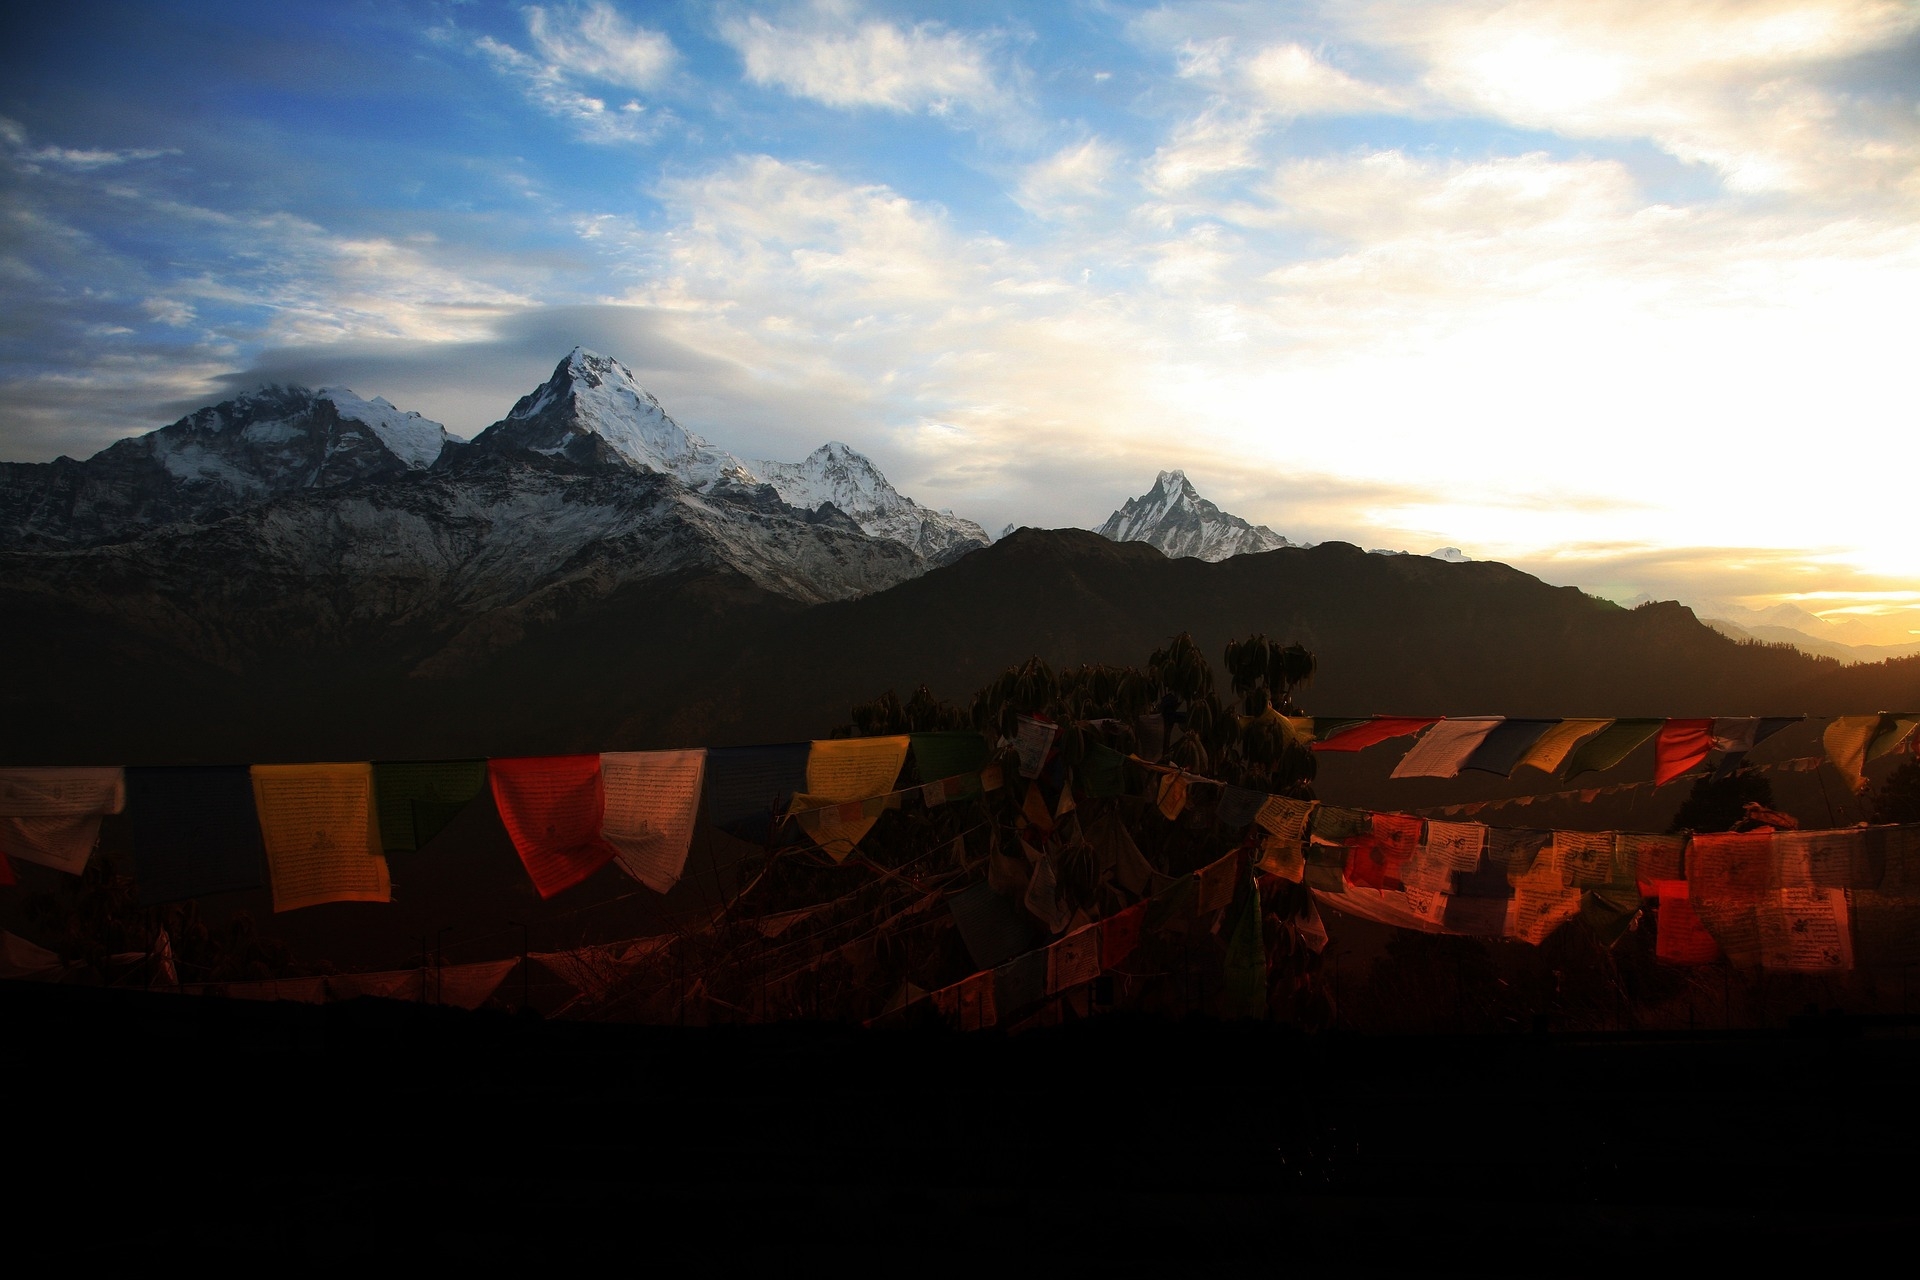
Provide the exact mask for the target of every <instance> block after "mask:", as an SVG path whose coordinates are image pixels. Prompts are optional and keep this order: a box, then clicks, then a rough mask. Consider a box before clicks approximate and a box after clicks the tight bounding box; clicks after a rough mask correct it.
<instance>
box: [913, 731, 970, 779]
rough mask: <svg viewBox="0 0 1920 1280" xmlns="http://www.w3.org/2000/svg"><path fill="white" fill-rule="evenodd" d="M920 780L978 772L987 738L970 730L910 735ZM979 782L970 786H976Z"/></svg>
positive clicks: (914, 761) (955, 776) (954, 776)
mask: <svg viewBox="0 0 1920 1280" xmlns="http://www.w3.org/2000/svg"><path fill="white" fill-rule="evenodd" d="M908 737H909V738H911V739H912V740H913V763H914V766H915V767H916V768H918V769H919V770H920V781H921V782H923V783H925V782H938V781H940V780H941V779H942V778H957V777H959V776H960V775H961V774H963V773H979V772H980V770H981V769H983V768H985V767H986V763H987V740H986V739H985V738H983V737H981V736H980V735H979V734H978V733H975V732H974V731H973V730H971V729H955V730H948V731H945V732H941V733H914V734H909V735H908ZM978 786H979V784H978V782H977V781H976V783H975V784H974V788H973V789H978Z"/></svg>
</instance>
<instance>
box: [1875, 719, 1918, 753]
mask: <svg viewBox="0 0 1920 1280" xmlns="http://www.w3.org/2000/svg"><path fill="white" fill-rule="evenodd" d="M1915 729H1920V716H1910V715H1897V716H1894V715H1890V716H1882V717H1881V718H1880V731H1879V732H1878V733H1876V734H1875V735H1874V736H1873V741H1872V742H1870V743H1868V744H1867V759H1868V760H1870V761H1871V760H1878V759H1879V758H1880V757H1881V756H1884V755H1887V754H1889V753H1891V752H1894V751H1898V750H1899V749H1900V748H1901V747H1902V746H1904V745H1905V744H1906V743H1907V741H1908V740H1909V739H1911V738H1912V737H1913V731H1914V730H1915Z"/></svg>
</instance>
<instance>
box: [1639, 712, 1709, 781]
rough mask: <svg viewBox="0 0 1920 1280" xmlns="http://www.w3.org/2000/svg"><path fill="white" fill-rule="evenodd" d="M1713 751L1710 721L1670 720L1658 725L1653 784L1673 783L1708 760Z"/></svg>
mask: <svg viewBox="0 0 1920 1280" xmlns="http://www.w3.org/2000/svg"><path fill="white" fill-rule="evenodd" d="M1711 750H1713V721H1712V720H1669V721H1667V722H1666V723H1665V724H1664V725H1662V726H1660V741H1659V742H1657V743H1656V744H1654V765H1653V783H1654V785H1655V786H1662V785H1664V784H1666V783H1669V782H1672V781H1673V780H1674V779H1675V778H1677V777H1679V776H1680V775H1681V774H1683V773H1685V772H1686V771H1687V770H1689V769H1691V768H1693V766H1695V765H1697V764H1699V763H1700V762H1701V761H1702V760H1705V759H1706V758H1707V752H1709V751H1711Z"/></svg>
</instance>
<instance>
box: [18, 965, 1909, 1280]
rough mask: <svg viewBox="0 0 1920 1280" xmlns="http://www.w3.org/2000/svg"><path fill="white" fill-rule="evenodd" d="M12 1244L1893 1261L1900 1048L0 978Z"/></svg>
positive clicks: (1113, 1266) (1659, 1262)
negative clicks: (915, 1016) (866, 1021)
mask: <svg viewBox="0 0 1920 1280" xmlns="http://www.w3.org/2000/svg"><path fill="white" fill-rule="evenodd" d="M0 1025H4V1026H5V1028H6V1031H5V1036H6V1039H5V1044H6V1053H5V1057H4V1061H5V1064H6V1065H5V1076H4V1098H5V1100H6V1107H7V1120H6V1129H5V1132H6V1133H7V1135H8V1137H7V1141H6V1153H7V1160H6V1165H7V1168H8V1179H9V1182H10V1184H11V1185H9V1187H8V1188H7V1191H6V1200H5V1203H6V1204H7V1207H8V1213H7V1215H6V1217H7V1218H8V1219H9V1221H10V1224H11V1225H10V1230H9V1231H8V1233H7V1236H8V1239H7V1251H8V1253H9V1254H10V1255H11V1256H12V1257H13V1258H15V1259H18V1260H20V1261H25V1262H31V1261H39V1262H63V1263H85V1262H89V1261H94V1262H109V1263H118V1264H126V1265H137V1266H140V1267H141V1268H142V1269H143V1270H144V1269H146V1268H147V1267H149V1266H160V1267H167V1268H169V1269H172V1270H175V1271H178V1270H180V1269H182V1268H191V1269H193V1270H191V1271H189V1272H187V1273H188V1274H194V1273H199V1274H208V1275H223V1274H237V1273H239V1269H242V1268H244V1269H246V1270H248V1271H254V1270H261V1271H268V1270H295V1271H304V1270H308V1269H321V1268H324V1269H326V1270H328V1271H331V1272H336V1273H337V1272H338V1271H339V1270H340V1269H341V1268H342V1267H346V1266H355V1267H378V1266H380V1265H381V1264H383V1263H392V1262H394V1261H396V1260H400V1259H410V1260H413V1261H414V1262H415V1263H424V1264H426V1265H428V1266H430V1267H432V1268H434V1272H435V1273H442V1272H451V1273H458V1272H459V1271H465V1270H478V1269H480V1268H488V1269H497V1268H505V1267H514V1268H519V1267H523V1266H527V1265H538V1264H542V1263H551V1262H559V1263H563V1264H567V1263H577V1264H584V1263H588V1262H610V1263H612V1264H614V1265H616V1266H619V1267H621V1268H622V1269H623V1270H625V1271H628V1272H632V1271H637V1270H640V1269H642V1268H647V1267H654V1266H660V1265H670V1266H672V1267H674V1268H675V1271H676V1272H685V1271H699V1272H705V1271H709V1270H711V1271H719V1270H722V1269H726V1268H727V1267H728V1266H729V1264H730V1263H733V1262H736V1261H738V1260H739V1259H741V1258H742V1257H743V1256H750V1257H752V1258H753V1259H755V1260H757V1261H758V1262H760V1263H762V1264H765V1263H768V1262H771V1263H774V1264H775V1265H794V1266H798V1265H800V1264H802V1263H811V1264H812V1265H814V1266H819V1265H821V1264H825V1265H828V1266H834V1265H843V1266H855V1267H857V1268H858V1269H860V1270H862V1271H866V1270H872V1269H875V1268H877V1267H885V1268H887V1269H888V1270H889V1271H902V1272H907V1273H911V1272H914V1271H931V1272H936V1273H939V1272H946V1271H949V1270H956V1269H965V1270H967V1271H969V1272H975V1273H979V1268H980V1267H982V1266H986V1267H989V1268H991V1269H992V1271H994V1272H997V1271H1001V1270H1012V1269H1019V1270H1028V1269H1031V1268H1034V1267H1036V1266H1040V1265H1046V1266H1048V1267H1050V1268H1055V1267H1063V1266H1064V1267H1066V1268H1069V1269H1073V1270H1079V1269H1082V1268H1085V1269H1096V1268H1097V1269H1099V1270H1101V1271H1117V1272H1120V1273H1125V1274H1138V1273H1153V1274H1162V1275H1178V1274H1190V1273H1191V1271H1190V1269H1191V1267H1192V1266H1193V1265H1194V1264H1195V1263H1197V1262H1200V1261H1202V1260H1204V1259H1207V1258H1221V1257H1234V1258H1241V1259H1245V1260H1246V1261H1247V1262H1248V1263H1249V1264H1251V1265H1253V1266H1255V1267H1257V1268H1258V1269H1259V1271H1260V1273H1262V1274H1265V1273H1278V1272H1281V1271H1283V1270H1285V1271H1291V1270H1294V1269H1296V1268H1299V1267H1303V1266H1304V1267H1312V1268H1314V1269H1315V1270H1322V1269H1328V1268H1339V1269H1340V1270H1341V1271H1342V1272H1344V1273H1356V1274H1368V1273H1374V1272H1388V1273H1405V1272H1408V1271H1414V1270H1420V1271H1429V1270H1444V1271H1448V1272H1462V1271H1465V1272H1473V1271H1481V1272H1488V1273H1494V1272H1498V1273H1503V1274H1504V1273H1512V1272H1525V1273H1529V1274H1543V1273H1544V1274H1556V1273H1559V1274H1564V1273H1586V1272H1605V1273H1609V1274H1621V1273H1624V1272H1631V1271H1641V1270H1647V1269H1651V1268H1666V1267H1671V1266H1672V1265H1674V1264H1677V1263H1682V1262H1684V1263H1687V1264H1688V1265H1690V1266H1702V1267H1715V1268H1718V1267H1721V1266H1724V1265H1726V1264H1728V1263H1730V1262H1735V1261H1738V1262H1741V1263H1744V1264H1748V1265H1752V1264H1763V1265H1768V1266H1769V1267H1770V1269H1777V1268H1778V1267H1780V1266H1782V1265H1784V1264H1786V1263H1788V1262H1789V1261H1800V1260H1804V1261H1806V1262H1810V1263H1815V1264H1818V1265H1822V1266H1836V1265H1837V1266H1848V1265H1850V1264H1851V1265H1859V1264H1861V1263H1863V1262H1865V1261H1866V1260H1867V1259H1869V1258H1874V1257H1876V1256H1877V1257H1881V1258H1889V1259H1894V1258H1904V1257H1905V1256H1906V1251H1905V1248H1904V1246H1905V1245H1906V1243H1907V1242H1908V1241H1909V1240H1910V1239H1911V1238H1912V1236H1911V1233H1912V1228H1913V1226H1914V1225H1915V1221H1916V1216H1917V1215H1916V1213H1915V1198H1914V1196H1915V1188H1916V1180H1915V1176H1914V1172H1913V1170H1914V1161H1915V1159H1916V1156H1915V1153H1916V1150H1920V1148H1916V1144H1915V1139H1916V1138H1920V1104H1917V1102H1916V1084H1917V1083H1920V1038H1914V1037H1915V1030H1914V1029H1913V1028H1912V1027H1910V1026H1908V1025H1906V1024H1905V1023H1903V1022H1899V1021H1895V1022H1878V1023H1863V1022H1843V1021H1825V1022H1820V1023H1815V1024H1808V1025H1803V1026H1799V1027H1797V1028H1794V1029H1792V1030H1789V1031H1783V1032H1764V1033H1720V1034H1705V1035H1687V1036H1675V1037H1665V1038H1663V1037H1657V1036H1624V1035H1623V1036H1619V1037H1583V1038H1571V1037H1559V1036H1554V1035H1544V1034H1542V1035H1514V1036H1509V1037H1504V1038H1502V1037H1481V1038H1440V1037H1424V1038H1388V1037H1357V1036H1350V1035H1341V1034H1333V1035H1326V1036H1320V1037H1317V1038H1302V1037H1300V1036H1297V1035H1292V1034H1288V1033H1285V1032H1281V1031H1278V1030H1274V1029H1271V1028H1266V1027H1249V1026H1230V1025H1218V1024H1207V1023H1188V1024H1180V1025H1173V1024H1167V1023H1147V1022H1135V1021H1129V1020H1126V1019H1123V1018H1118V1017H1115V1018H1108V1019H1105V1020H1098V1019H1096V1020H1094V1021H1091V1022H1085V1023H1078V1024H1069V1025H1065V1026H1061V1027H1058V1028H1053V1029H1049V1030H1044V1031H1036V1032H1030V1033H1027V1034H1025V1035H1021V1036H1018V1037H1012V1038H1008V1037H1005V1036H1003V1035H999V1034H978V1035H971V1036H959V1035H928V1034H918V1033H898V1034H892V1033H876V1032H860V1031H855V1030H847V1029H842V1028H827V1027H810V1026H794V1027H779V1028H758V1029H724V1028H709V1029H703V1030H673V1029H659V1028H640V1027H613V1026H598V1025H588V1024H576V1023H541V1022H538V1021H530V1020H525V1019H522V1018H518V1017H514V1016H511V1015H507V1014H490V1013H477V1014H469V1013H462V1012H460V1011H458V1010H446V1009H439V1008H429V1007H421V1006H414V1005H406V1004H395V1003H391V1002H381V1001H370V1000H364V1001H358V1002H354V1003H352V1004H345V1005H335V1006H305V1005H290V1004H289V1005H266V1004H251V1003H245V1002H238V1001H235V1002H228V1001H223V1000H213V999H200V998H191V997H179V996H166V995H149V994H145V993H139V992H117V991H108V990H97V989H94V990H89V989H77V988H66V987H55V986H42V985H35V984H28V983H19V982H0Z"/></svg>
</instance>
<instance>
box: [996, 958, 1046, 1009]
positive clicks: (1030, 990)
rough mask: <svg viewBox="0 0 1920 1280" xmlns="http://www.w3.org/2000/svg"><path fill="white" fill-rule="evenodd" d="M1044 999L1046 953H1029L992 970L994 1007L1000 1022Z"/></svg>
mask: <svg viewBox="0 0 1920 1280" xmlns="http://www.w3.org/2000/svg"><path fill="white" fill-rule="evenodd" d="M1046 998H1047V953H1046V952H1045V951H1029V952H1027V954H1025V955H1023V956H1020V957H1019V958H1018V959H1014V960H1009V961H1008V962H1007V963H1006V964H1003V965H1001V966H1000V967H999V968H998V969H995V970H994V971H993V1007H994V1008H995V1010H997V1011H998V1013H999V1015H1000V1017H1001V1018H1002V1019H1004V1018H1006V1017H1007V1015H1008V1014H1011V1013H1015V1012H1017V1011H1019V1010H1021V1009H1023V1008H1025V1007H1026V1006H1028V1005H1031V1004H1037V1003H1039V1002H1040V1001H1042V1000H1044V999H1046Z"/></svg>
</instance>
